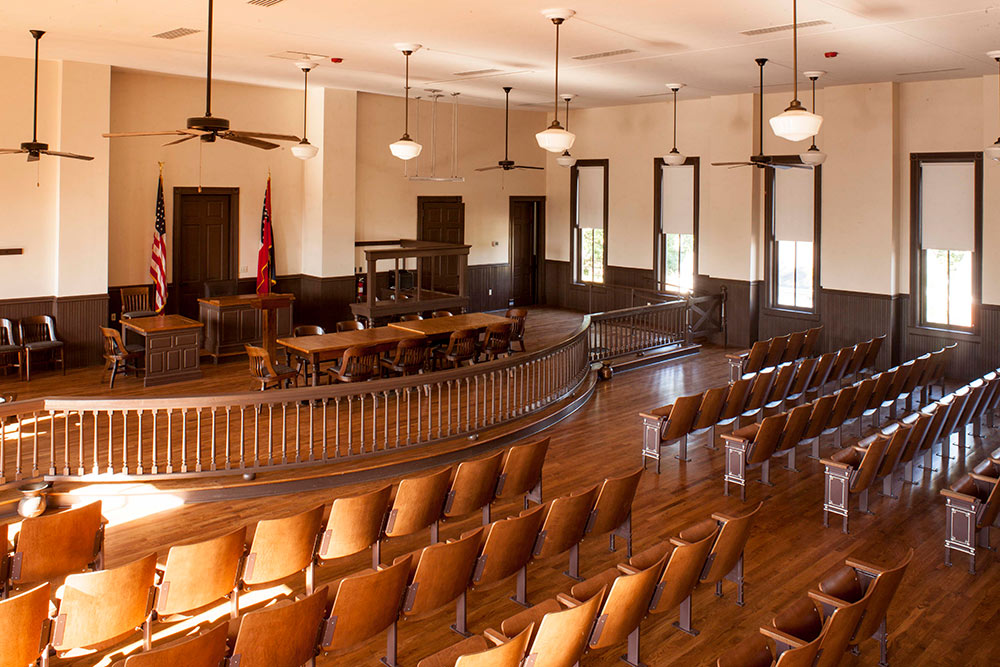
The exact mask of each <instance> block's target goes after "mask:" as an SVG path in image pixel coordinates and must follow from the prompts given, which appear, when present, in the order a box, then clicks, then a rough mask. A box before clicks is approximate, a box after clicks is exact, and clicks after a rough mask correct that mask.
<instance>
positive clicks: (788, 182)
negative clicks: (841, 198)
mask: <svg viewBox="0 0 1000 667" xmlns="http://www.w3.org/2000/svg"><path fill="white" fill-rule="evenodd" d="M814 178H815V176H814V175H813V171H812V169H775V170H774V238H775V239H777V240H778V241H809V242H811V241H812V240H813V231H814V227H813V220H814V214H815V210H814V207H815V203H814V202H815V200H814V197H813V189H814Z"/></svg>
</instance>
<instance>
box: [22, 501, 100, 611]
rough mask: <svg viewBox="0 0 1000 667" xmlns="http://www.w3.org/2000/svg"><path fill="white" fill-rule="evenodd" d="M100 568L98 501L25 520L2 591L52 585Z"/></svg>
mask: <svg viewBox="0 0 1000 667" xmlns="http://www.w3.org/2000/svg"><path fill="white" fill-rule="evenodd" d="M103 567H104V517H103V516H101V501H100V500H98V501H96V502H93V503H89V504H87V505H83V506H82V507H76V508H73V509H68V510H64V511H62V512H56V513H53V514H43V515H42V516H39V517H35V518H31V519H25V520H24V521H22V522H21V531H20V532H19V533H18V535H17V538H16V540H15V542H14V553H13V554H12V555H11V557H10V568H9V569H10V571H9V573H8V577H7V580H6V581H5V582H4V583H5V588H6V590H7V591H8V592H9V591H10V589H11V587H12V586H14V587H17V586H22V585H25V584H34V583H37V582H41V581H50V582H52V581H55V580H58V579H59V578H61V577H64V576H66V575H68V574H72V573H74V572H81V571H83V570H87V569H93V570H100V569H102V568H103Z"/></svg>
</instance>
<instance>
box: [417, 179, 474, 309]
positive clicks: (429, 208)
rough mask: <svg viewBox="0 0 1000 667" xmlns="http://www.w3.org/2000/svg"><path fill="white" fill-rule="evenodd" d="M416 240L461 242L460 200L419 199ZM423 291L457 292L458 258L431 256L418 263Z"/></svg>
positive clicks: (463, 205)
mask: <svg viewBox="0 0 1000 667" xmlns="http://www.w3.org/2000/svg"><path fill="white" fill-rule="evenodd" d="M417 216H418V219H417V239H418V240H420V241H437V242H439V243H465V204H463V203H462V198H461V197H419V198H418V199H417ZM421 265H422V268H421V276H420V280H421V283H422V286H423V288H424V289H431V287H432V286H433V289H435V290H438V291H442V292H450V293H453V294H457V293H458V281H459V280H458V279H459V275H458V274H459V268H458V267H459V259H458V257H456V256H452V257H435V258H434V259H433V260H426V261H422V262H421Z"/></svg>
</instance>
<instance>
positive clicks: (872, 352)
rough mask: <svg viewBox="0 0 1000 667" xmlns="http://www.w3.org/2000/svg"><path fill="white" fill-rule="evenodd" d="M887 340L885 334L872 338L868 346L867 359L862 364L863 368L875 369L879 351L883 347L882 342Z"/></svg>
mask: <svg viewBox="0 0 1000 667" xmlns="http://www.w3.org/2000/svg"><path fill="white" fill-rule="evenodd" d="M884 342H885V334H882V335H881V336H876V337H875V338H872V339H871V345H869V346H868V350H866V352H865V360H864V362H862V364H861V369H862V370H864V369H874V368H875V362H876V360H877V359H878V353H879V351H880V350H881V349H882V343H884Z"/></svg>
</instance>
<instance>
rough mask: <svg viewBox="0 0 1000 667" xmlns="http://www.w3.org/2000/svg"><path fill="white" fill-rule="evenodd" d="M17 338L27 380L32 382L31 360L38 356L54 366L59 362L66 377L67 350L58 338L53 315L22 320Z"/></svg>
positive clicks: (33, 316)
mask: <svg viewBox="0 0 1000 667" xmlns="http://www.w3.org/2000/svg"><path fill="white" fill-rule="evenodd" d="M17 338H18V340H19V341H20V343H21V348H22V350H23V352H22V355H23V359H24V379H25V380H31V359H32V357H36V356H42V357H43V358H46V360H47V361H48V362H50V363H51V364H52V365H53V366H55V364H56V362H58V363H59V366H60V368H62V372H63V375H66V356H65V349H64V346H63V342H62V341H61V340H59V339H58V338H56V321H55V320H54V319H53V318H52V316H51V315H32V316H31V317H23V318H21V319H20V320H19V321H18V323H17Z"/></svg>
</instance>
